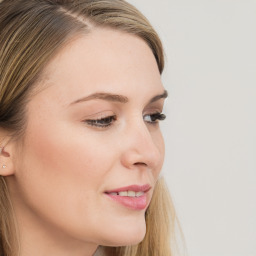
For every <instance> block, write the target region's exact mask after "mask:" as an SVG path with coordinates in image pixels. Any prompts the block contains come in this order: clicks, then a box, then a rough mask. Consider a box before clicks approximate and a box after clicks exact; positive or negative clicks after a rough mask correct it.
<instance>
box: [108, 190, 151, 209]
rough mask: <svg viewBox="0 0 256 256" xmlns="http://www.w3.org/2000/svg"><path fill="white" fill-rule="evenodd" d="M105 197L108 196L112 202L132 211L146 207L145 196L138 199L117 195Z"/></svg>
mask: <svg viewBox="0 0 256 256" xmlns="http://www.w3.org/2000/svg"><path fill="white" fill-rule="evenodd" d="M106 195H107V196H109V197H110V198H111V199H113V200H114V201H116V202H118V203H120V204H122V205H123V206H125V207H127V208H130V209H132V210H144V209H146V207H147V197H146V194H144V195H142V196H139V197H129V196H118V195H110V194H106Z"/></svg>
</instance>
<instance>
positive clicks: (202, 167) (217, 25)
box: [128, 0, 256, 256]
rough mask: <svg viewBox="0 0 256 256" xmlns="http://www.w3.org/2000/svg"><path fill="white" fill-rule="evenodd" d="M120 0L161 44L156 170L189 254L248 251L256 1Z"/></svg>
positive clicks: (253, 237) (255, 145)
mask: <svg viewBox="0 0 256 256" xmlns="http://www.w3.org/2000/svg"><path fill="white" fill-rule="evenodd" d="M128 2H130V3H132V4H134V5H135V6H136V7H138V9H139V10H141V11H142V12H143V13H144V14H145V15H146V16H147V17H148V19H149V20H150V21H151V23H152V24H153V26H154V27H155V28H156V30H157V31H158V32H159V34H160V37H161V38H162V40H163V43H164V46H165V52H166V57H167V65H166V70H165V73H164V75H163V82H164V84H165V87H166V88H167V90H168V91H169V100H168V101H167V105H166V110H165V112H166V113H167V115H168V119H167V121H166V122H165V123H164V124H163V126H162V127H163V132H164V136H165V139H166V162H165V166H164V171H163V173H164V176H165V177H166V179H167V182H168V184H169V187H170V190H171V193H172V197H173V199H174V201H175V205H176V209H177V212H178V216H179V218H180V221H181V224H182V228H183V232H184V235H185V239H186V244H187V249H188V254H189V256H252V255H253V256H255V255H256V113H255V112H256V1H255V0H254V1H253V0H159V1H156V0H128Z"/></svg>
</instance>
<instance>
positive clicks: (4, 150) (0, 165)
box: [0, 143, 14, 176]
mask: <svg viewBox="0 0 256 256" xmlns="http://www.w3.org/2000/svg"><path fill="white" fill-rule="evenodd" d="M11 147H12V146H11V143H10V144H7V145H6V146H5V147H0V175H1V176H10V175H13V174H14V164H13V154H12V152H11Z"/></svg>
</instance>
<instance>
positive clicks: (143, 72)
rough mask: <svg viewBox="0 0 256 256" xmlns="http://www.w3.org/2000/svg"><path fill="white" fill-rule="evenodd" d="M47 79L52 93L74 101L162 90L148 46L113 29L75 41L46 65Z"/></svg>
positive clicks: (95, 32) (46, 82)
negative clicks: (106, 93) (90, 96)
mask: <svg viewBox="0 0 256 256" xmlns="http://www.w3.org/2000/svg"><path fill="white" fill-rule="evenodd" d="M44 76H45V78H46V79H45V80H44V84H45V86H46V88H47V90H48V89H49V92H50V90H51V89H50V88H52V87H55V88H52V90H57V91H58V97H59V98H61V97H62V98H63V99H64V98H65V97H63V96H64V95H66V96H68V98H70V99H73V100H75V99H76V97H77V96H81V94H82V95H83V94H84V95H86V94H87V93H88V92H90V93H91V92H96V91H97V92H99V91H108V90H109V91H110V92H112V90H114V92H115V93H123V92H124V91H125V94H126V95H127V96H129V91H130V90H132V89H136V90H139V88H143V89H144V90H150V88H156V87H159V86H160V87H161V78H160V73H159V71H158V66H157V63H156V60H155V58H154V55H153V53H152V51H151V49H150V48H149V46H148V45H147V44H146V43H145V42H144V41H143V40H142V39H141V38H138V37H137V36H135V35H131V34H127V33H124V32H119V31H115V30H111V29H94V30H93V32H91V33H90V34H87V35H82V36H80V37H78V38H74V39H73V40H72V41H71V42H70V43H69V44H68V45H66V46H65V47H64V48H63V49H62V50H61V51H60V52H59V54H58V55H57V56H55V58H54V59H53V60H52V61H51V62H50V63H49V64H48V65H47V67H46V69H45V72H44ZM145 86H146V87H145ZM160 89H161V88H160ZM156 92H159V88H158V90H157V91H156Z"/></svg>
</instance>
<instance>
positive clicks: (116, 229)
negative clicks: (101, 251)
mask: <svg viewBox="0 0 256 256" xmlns="http://www.w3.org/2000/svg"><path fill="white" fill-rule="evenodd" d="M109 231H110V232H111V233H108V234H105V235H106V236H105V239H103V240H104V241H103V243H101V245H104V246H113V247H119V246H128V245H136V244H139V243H140V242H141V241H142V240H143V239H144V237H145V234H146V223H145V222H144V223H137V224H133V225H131V224H130V225H128V224H126V225H115V226H113V227H111V228H110V229H109Z"/></svg>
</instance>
